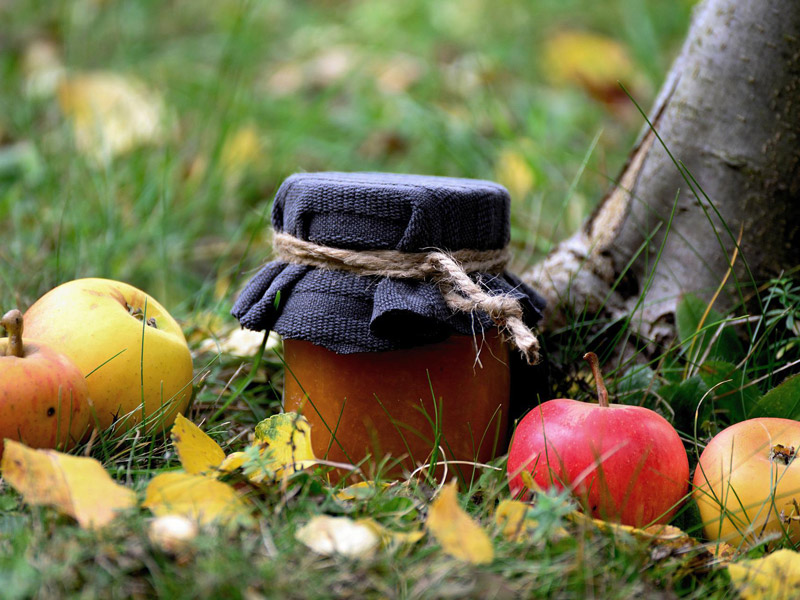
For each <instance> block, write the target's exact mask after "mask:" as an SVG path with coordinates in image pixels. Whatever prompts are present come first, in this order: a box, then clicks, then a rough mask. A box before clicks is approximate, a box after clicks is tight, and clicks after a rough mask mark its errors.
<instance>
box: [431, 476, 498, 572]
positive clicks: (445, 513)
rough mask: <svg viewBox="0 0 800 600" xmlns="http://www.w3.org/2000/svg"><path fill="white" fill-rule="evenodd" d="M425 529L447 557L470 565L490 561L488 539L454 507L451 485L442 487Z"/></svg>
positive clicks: (454, 484)
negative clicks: (452, 557) (448, 555)
mask: <svg viewBox="0 0 800 600" xmlns="http://www.w3.org/2000/svg"><path fill="white" fill-rule="evenodd" d="M426 526H427V528H428V531H430V532H431V534H432V535H433V537H434V538H436V540H437V541H438V542H439V544H440V545H441V546H442V549H443V550H444V551H445V552H447V553H448V554H450V555H451V556H454V557H456V558H458V559H461V560H463V561H466V562H469V563H472V564H474V565H479V564H483V563H490V562H492V560H494V548H493V546H492V541H491V540H490V539H489V536H488V535H487V534H486V532H485V531H484V530H483V529H482V528H481V526H480V525H478V524H477V523H476V522H475V521H473V520H472V519H471V518H470V516H469V515H468V514H467V513H466V512H464V510H463V509H462V508H461V507H460V506H459V505H458V497H457V493H456V483H455V481H453V482H452V483H449V484H447V485H445V486H444V487H443V488H442V490H441V491H440V492H439V495H438V496H437V497H436V499H434V501H433V502H432V503H431V505H430V508H429V509H428V519H427V521H426Z"/></svg>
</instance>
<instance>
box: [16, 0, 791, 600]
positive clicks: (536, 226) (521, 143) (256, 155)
mask: <svg viewBox="0 0 800 600" xmlns="http://www.w3.org/2000/svg"><path fill="white" fill-rule="evenodd" d="M691 8H692V2H689V1H688V0H680V1H666V0H656V1H651V2H648V1H646V0H612V1H610V2H602V3H599V2H590V1H586V0H559V1H555V0H537V1H536V2H528V1H525V0H501V1H500V2H490V1H489V0H459V1H456V0H443V1H440V2H427V1H425V0H407V1H405V2H392V1H390V0H377V1H376V0H351V1H347V2H331V1H328V0H307V1H302V2H289V1H287V0H270V1H263V2H259V1H255V0H252V1H248V0H236V1H235V0H218V1H214V2H211V1H206V0H199V1H191V2H188V1H178V0H173V1H168V2H158V1H155V0H147V1H133V0H131V1H126V0H105V1H103V0H75V1H71V2H67V1H59V2H40V1H25V2H22V1H14V0H5V1H3V0H0V223H2V236H1V237H0V312H4V311H6V310H8V309H10V308H14V307H19V308H20V309H23V310H24V309H25V308H26V307H28V306H29V305H30V304H32V303H33V302H34V301H35V300H36V298H37V297H39V296H40V295H41V294H43V293H44V292H46V291H47V290H49V289H51V288H53V287H55V286H56V285H58V284H60V283H63V282H65V281H69V280H71V279H75V278H78V277H105V278H110V279H116V280H121V281H125V282H128V283H131V284H133V285H135V286H137V287H139V288H141V289H144V290H146V291H148V292H149V293H150V294H152V295H153V296H154V297H156V298H157V299H158V300H159V301H160V302H161V303H162V304H164V305H165V306H166V307H168V309H169V310H170V312H171V313H172V314H173V316H175V317H176V318H177V319H178V321H179V322H180V323H181V325H182V327H183V329H184V332H185V334H186V336H187V339H188V341H189V344H190V348H191V349H192V351H193V358H194V367H195V372H196V374H197V376H196V380H195V388H196V389H195V394H196V397H195V400H194V402H193V405H192V407H191V409H190V411H189V413H188V416H189V417H190V419H191V420H192V421H194V422H195V423H198V424H202V425H201V426H202V429H203V430H204V431H206V432H207V433H208V434H209V435H211V437H212V438H213V439H214V440H216V441H217V442H218V443H219V444H220V445H221V446H222V448H223V449H224V450H225V451H226V452H230V451H234V450H241V449H242V448H243V446H244V445H245V442H246V440H247V437H248V435H250V434H251V432H252V430H253V427H254V426H255V424H256V423H258V422H260V421H261V420H263V419H265V418H266V417H268V416H270V415H272V414H275V413H276V412H278V411H279V410H280V398H281V389H282V384H283V383H282V382H283V368H282V363H281V358H280V346H277V347H272V346H270V347H269V348H268V349H267V350H266V351H265V352H264V354H263V355H261V354H259V357H258V358H257V359H254V358H253V355H255V354H256V353H258V352H259V350H258V346H259V344H258V341H256V342H255V344H254V343H253V342H252V341H249V342H248V344H246V345H242V344H241V343H240V344H239V345H237V344H236V343H235V342H231V339H232V338H231V336H232V334H234V332H235V331H236V330H237V327H238V324H237V323H236V321H235V319H233V318H232V317H231V316H230V314H229V312H230V309H231V305H232V303H233V301H234V299H235V297H236V293H237V292H238V290H240V289H241V287H242V286H243V285H244V283H245V282H246V281H247V279H248V278H249V277H250V276H251V275H252V274H253V273H254V272H255V270H256V269H257V268H258V267H259V266H260V265H261V264H263V263H264V262H265V261H267V260H268V259H269V257H270V255H271V231H270V227H269V215H270V209H271V202H272V198H273V196H274V193H275V191H276V190H277V188H278V186H279V185H280V183H281V181H282V180H283V179H284V178H285V177H287V176H288V175H290V174H292V173H295V172H301V171H309V172H310V171H327V170H331V171H390V172H401V173H426V174H435V175H449V176H458V177H471V178H482V179H489V180H494V181H499V182H500V183H502V184H504V185H505V186H506V187H507V188H508V189H509V191H510V193H511V196H512V249H513V252H514V260H513V269H514V270H515V271H517V272H521V271H523V270H524V269H525V268H526V267H528V266H530V265H531V264H533V263H534V262H535V261H536V260H538V259H540V258H541V257H543V256H544V255H545V254H546V253H547V252H548V250H549V249H550V248H552V247H553V245H554V244H555V243H557V242H558V241H559V240H560V239H563V238H564V237H566V236H567V235H568V234H569V233H571V232H572V231H574V230H575V229H576V228H577V227H579V226H580V224H581V222H582V221H583V219H584V218H585V217H586V216H587V215H588V214H589V212H590V211H591V210H592V208H593V207H594V205H595V204H596V202H597V201H598V200H599V199H600V198H601V197H602V195H603V193H604V192H605V191H606V190H607V189H608V188H609V186H611V185H612V183H613V181H614V177H615V176H616V175H617V172H618V170H619V169H620V167H621V166H622V164H623V162H624V160H625V157H626V155H627V153H628V150H629V148H630V147H631V145H632V143H633V142H634V140H635V138H636V135H637V133H638V132H639V131H640V130H641V128H642V126H643V124H644V122H643V119H642V117H641V115H640V114H639V112H638V110H637V109H636V107H635V106H634V102H633V101H632V99H631V98H629V97H628V96H627V95H626V93H625V92H623V91H622V89H621V87H620V85H619V83H620V82H622V83H623V84H624V85H625V88H626V89H627V90H629V92H630V94H631V96H632V97H633V99H634V100H635V102H636V103H638V104H640V105H641V106H643V107H647V106H649V105H650V103H651V102H652V100H653V98H654V97H655V94H656V92H657V91H658V88H659V86H660V84H661V80H662V78H663V76H664V74H665V73H666V71H667V69H668V67H669V65H670V62H671V59H672V58H673V57H674V55H675V53H676V52H677V51H678V49H679V47H680V44H681V42H682V40H683V36H684V35H685V32H686V28H687V25H688V22H689V19H690V16H691ZM118 95H121V96H123V97H124V102H125V103H126V104H127V105H128V112H126V114H125V116H124V117H119V116H118V115H113V114H110V115H108V116H106V117H104V118H103V120H102V121H101V122H98V121H95V120H94V118H93V116H92V115H93V114H96V113H93V112H92V111H93V110H97V108H96V104H95V103H99V105H100V106H102V105H103V103H107V102H110V100H109V98H116V97H118ZM792 285H793V284H791V282H789V281H788V280H787V281H783V282H781V283H780V285H777V284H776V286H775V287H774V288H773V303H772V304H771V305H770V306H771V307H773V308H775V310H777V311H778V312H777V313H775V314H776V315H778V316H777V317H775V319H773V321H770V323H771V324H772V326H775V323H776V322H777V321H776V319H778V317H780V318H781V319H783V317H784V316H785V314H786V312H785V310H784V311H783V312H782V307H783V308H786V307H789V306H791V305H792V303H793V302H794V301H795V300H794V299H795V298H796V296H797V295H798V291H797V288H796V287H792ZM781 294H783V295H781ZM773 316H774V315H773ZM780 323H783V321H782V320H781V321H780ZM788 330H789V332H790V334H791V331H792V329H791V327H788ZM584 335H586V334H585V328H583V327H581V326H580V324H579V325H576V328H575V333H574V335H572V336H570V332H563V331H562V332H560V334H559V338H558V340H559V341H563V340H570V341H569V342H568V344H569V345H570V348H577V347H579V346H580V343H581V339H582V338H581V336H584ZM787 335H789V334H787ZM798 337H800V335H794V337H792V335H789V337H788V338H787V337H786V335H784V336H783V337H778V338H777V339H776V338H775V337H774V336H773V338H771V341H770V343H774V344H776V346H774V348H773V349H780V348H783V349H784V353H785V356H784V358H783V359H780V360H778V361H776V362H772V361H769V364H768V366H767V367H764V366H763V365H761V366H760V367H759V368H762V369H767V370H769V369H773V370H774V369H775V368H777V367H778V366H779V364H783V363H785V362H788V361H789V360H790V358H791V357H794V356H795V355H796V354H797V352H798V348H800V346H798V344H797V343H796V342H792V341H791V340H796V339H797V338H798ZM787 339H788V340H789V341H787ZM572 354H574V352H573V353H572ZM773 354H774V353H773ZM564 355H570V352H565V353H564ZM673 367H674V365H673V364H672V363H669V361H667V364H666V366H665V364H662V363H659V364H657V365H655V364H654V365H653V369H652V370H651V372H655V373H656V375H655V376H657V377H659V378H660V377H662V375H663V377H664V378H665V381H667V380H668V379H669V377H668V376H667V375H664V374H663V373H662V371H660V370H659V369H662V368H664V369H666V368H673ZM754 368H755V367H754ZM576 370H577V369H576V368H574V365H572V366H570V365H555V368H554V369H553V372H554V373H557V374H562V373H564V374H570V378H565V379H563V380H560V381H556V382H554V383H553V389H554V393H555V392H556V391H558V392H562V393H567V392H569V393H572V394H576V395H577V396H578V397H580V398H582V399H589V398H591V390H590V388H589V386H587V385H586V384H585V381H584V379H583V375H584V374H583V373H582V372H579V373H576V372H575V371H576ZM675 370H676V371H677V370H679V369H678V368H677V367H675ZM763 372H764V371H762V374H763ZM651 377H653V375H651ZM681 377H682V375H681V376H678V380H677V382H676V380H675V378H674V377H673V379H672V380H671V381H667V383H669V384H671V385H673V386H674V388H675V389H678V388H680V393H678V392H676V393H674V395H673V396H672V398H673V399H674V401H675V402H676V403H679V402H681V401H682V399H683V396H682V395H681V394H685V393H688V392H687V389H688V386H684V387H683V388H681V383H682V381H683V380H682V379H681ZM687 379H688V378H687ZM632 380H633V378H632V377H630V378H629V382H628V383H629V384H630V385H632V383H631V381H632ZM772 383H774V382H773V381H772V380H769V381H764V382H763V383H762V388H763V389H762V391H766V389H768V388H769V385H770V384H772ZM630 385H629V386H628V388H630ZM664 389H665V394H666V387H665V388H664ZM617 391H618V392H619V393H622V392H624V389H623V388H622V387H620V388H619V389H618V390H617ZM632 398H633V399H634V400H635V399H636V398H638V397H637V396H632ZM629 399H630V398H629ZM675 406H676V407H679V405H678V404H676V405H675ZM670 410H671V409H670ZM678 410H684V411H689V410H690V409H688V408H687V407H686V406H684V405H680V408H678ZM665 412H667V413H668V412H669V411H665ZM693 417H694V415H693V414H691V415H688V417H687V415H686V412H684V413H683V417H681V416H680V415H679V417H678V418H679V420H680V419H682V420H680V424H681V427H682V429H680V431H681V433H682V434H685V436H686V438H685V440H686V442H687V446H688V445H690V442H691V437H690V436H691V435H692V434H693V433H694V434H696V431H694V432H693V431H692V426H693V425H695V424H694V423H693V422H692V418H693ZM694 441H695V442H696V441H697V438H695V439H694ZM75 452H76V453H78V454H80V453H82V452H83V453H88V454H90V455H91V456H93V457H94V458H96V459H98V460H100V461H101V462H102V463H103V465H104V467H105V468H106V470H107V471H108V472H109V473H110V474H111V475H112V476H113V477H114V478H115V479H116V480H117V481H119V482H122V483H124V484H125V485H127V486H129V487H131V488H132V489H133V490H135V491H136V492H137V494H139V495H140V496H141V495H142V494H143V493H144V489H145V487H146V485H147V483H148V482H149V481H150V480H151V479H152V478H153V476H154V475H156V474H158V473H161V472H166V471H169V470H173V469H175V468H177V467H178V466H179V460H178V457H177V455H176V452H175V450H174V449H173V447H172V445H171V442H170V440H169V437H168V436H166V437H165V436H162V435H158V434H156V435H150V434H144V433H142V432H139V433H137V432H131V433H129V434H126V435H116V434H113V433H106V434H102V435H100V436H99V439H98V440H96V441H95V442H94V443H93V445H92V446H91V447H88V448H86V447H83V448H79V449H77V450H76V451H75ZM493 466H494V467H495V469H487V470H485V472H484V473H483V474H482V476H481V477H479V478H476V479H475V480H474V481H471V482H467V485H466V486H464V485H462V487H461V489H460V495H459V498H460V503H461V506H462V507H463V508H464V509H465V510H466V511H467V512H468V513H469V514H470V515H471V516H472V517H473V518H474V519H475V520H476V521H477V522H479V523H481V524H482V525H483V527H484V529H485V530H486V531H487V532H489V534H490V535H491V538H492V540H493V543H494V547H495V555H494V560H493V561H492V562H490V563H489V564H482V565H473V564H470V563H469V562H465V561H461V560H458V559H456V558H453V557H451V556H449V555H448V554H447V553H446V552H443V551H442V549H441V548H440V547H439V544H437V542H436V541H435V540H432V539H430V537H427V538H425V539H423V540H422V541H420V542H418V543H416V544H412V545H400V546H398V547H394V548H393V549H392V551H391V552H390V551H382V552H379V553H377V554H375V555H371V556H368V557H365V558H364V557H362V558H352V557H345V556H338V555H335V554H334V555H332V556H324V557H323V556H319V555H316V554H314V553H312V552H309V551H308V549H307V548H306V546H304V545H303V544H302V543H301V542H300V541H298V540H297V539H296V537H295V533H296V531H297V529H298V527H299V526H300V525H301V524H302V523H304V522H306V521H308V519H309V518H310V517H311V516H313V515H318V514H322V513H325V514H332V515H343V516H350V517H352V518H362V517H363V518H367V517H369V518H372V519H375V520H376V521H378V522H379V523H381V525H383V526H384V527H387V528H395V529H397V530H403V531H405V530H412V529H414V528H415V527H416V526H417V524H419V523H421V522H422V521H424V519H425V517H426V514H427V511H428V506H429V502H430V499H431V496H432V495H433V492H434V490H435V486H436V484H437V482H435V481H432V480H431V479H430V478H423V479H420V481H419V482H417V483H415V484H413V485H412V484H411V483H409V484H408V485H405V486H393V487H390V488H386V489H383V488H381V489H379V490H378V491H377V492H375V493H374V494H365V495H363V496H359V497H356V498H354V499H353V500H352V501H350V502H348V503H343V502H342V501H341V500H339V499H337V498H336V495H335V493H336V491H338V488H337V489H331V488H330V487H329V486H328V479H327V478H326V476H325V469H324V468H321V469H317V470H309V471H305V472H300V473H297V474H295V475H293V476H292V477H291V478H290V481H289V483H288V484H287V483H286V482H284V484H283V485H278V484H276V485H261V486H257V487H256V488H254V490H253V491H252V494H251V500H252V503H253V506H254V512H255V514H256V515H257V519H256V521H257V523H256V525H254V526H252V525H251V526H249V527H244V526H230V527H207V528H204V529H203V530H202V531H201V533H200V535H199V536H198V537H197V538H196V539H195V540H194V542H193V547H192V551H191V553H190V554H188V555H185V556H175V555H174V554H171V553H169V552H166V551H164V550H163V549H160V548H158V547H155V546H154V544H153V543H152V542H151V540H150V539H149V538H148V535H147V528H148V524H149V522H150V519H151V515H150V514H149V513H148V511H146V510H143V509H142V510H134V511H129V512H126V513H125V514H123V515H122V516H121V517H119V518H118V519H117V520H116V521H115V522H114V524H113V526H110V527H107V528H105V529H102V530H100V531H91V530H86V529H83V528H81V527H79V526H78V525H76V524H75V522H74V521H73V520H71V519H70V518H68V517H64V516H60V515H59V514H57V513H56V512H55V511H53V510H51V509H48V508H41V507H31V506H28V505H27V504H26V503H25V502H24V501H23V500H22V498H21V497H20V496H19V494H17V493H16V492H14V491H13V490H12V489H10V487H9V486H8V485H6V484H2V483H0V589H2V594H0V595H2V597H3V598H8V599H16V598H61V597H70V598H72V597H74V598H148V597H163V598H242V599H246V600H254V599H256V598H271V597H276V598H313V597H352V598H361V597H386V598H432V597H491V598H517V597H552V598H590V597H598V598H629V597H642V596H645V597H652V598H662V597H663V598H672V597H686V598H700V597H703V598H711V597H720V598H722V597H730V596H731V595H733V594H734V592H733V591H732V588H731V586H730V581H729V577H728V575H727V573H726V571H725V570H724V569H720V568H716V567H715V562H714V560H713V558H710V557H709V556H707V555H706V554H704V553H705V552H706V550H704V549H698V548H697V547H696V546H694V545H692V544H689V545H688V546H685V545H684V546H677V547H668V550H664V547H663V546H659V545H653V544H652V543H651V541H649V540H643V539H642V538H640V537H637V536H636V535H633V534H630V533H629V532H625V531H616V530H611V531H609V530H604V529H602V528H596V527H593V526H591V525H590V524H587V523H586V522H585V521H580V520H577V521H576V520H575V519H573V518H571V516H570V515H571V512H572V510H573V508H574V506H573V505H572V504H571V503H570V500H569V498H568V497H566V496H564V495H558V494H547V495H542V496H541V498H540V499H539V500H538V501H537V503H536V505H535V508H534V512H535V514H533V515H531V518H534V519H535V520H536V522H537V526H536V528H535V529H534V530H533V533H531V534H530V535H529V536H526V537H525V538H524V539H521V540H520V539H509V538H508V537H507V536H505V535H503V533H502V531H501V528H500V527H499V526H498V525H497V524H496V523H495V521H494V517H493V515H494V511H495V508H496V506H497V503H498V501H499V500H500V499H502V498H504V497H507V496H508V491H507V486H506V480H505V474H504V472H505V469H504V463H503V459H502V458H500V459H498V460H497V461H496V463H494V465H493ZM687 506H688V505H687ZM676 524H678V525H680V526H682V527H684V528H686V530H687V531H688V532H689V533H691V534H692V535H699V523H698V517H697V515H696V514H695V513H694V512H693V510H692V509H691V508H690V507H687V508H686V509H685V510H682V511H681V513H680V514H679V515H678V517H677V518H676ZM754 552H755V554H756V555H757V554H758V549H756V550H755V551H754Z"/></svg>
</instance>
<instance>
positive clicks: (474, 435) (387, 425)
mask: <svg viewBox="0 0 800 600" xmlns="http://www.w3.org/2000/svg"><path fill="white" fill-rule="evenodd" d="M479 344H480V346H481V347H480V348H478V347H477V345H476V340H474V339H473V338H472V337H470V336H464V335H453V336H450V337H448V338H447V339H445V340H443V341H441V342H436V343H433V344H427V345H424V346H419V347H416V348H409V349H403V350H387V351H383V352H359V353H355V354H337V353H335V352H333V351H331V350H328V349H327V348H324V347H322V346H318V345H316V344H312V343H311V342H306V341H304V340H292V339H287V340H284V358H285V360H286V367H287V372H286V375H285V383H284V408H285V410H287V411H297V412H300V413H302V414H303V415H304V416H305V417H306V418H307V419H308V420H309V422H310V423H311V426H312V432H313V433H312V444H313V447H314V453H315V454H316V455H317V456H327V457H328V459H330V460H333V461H337V462H348V463H351V464H357V463H360V462H361V461H363V460H364V459H365V458H366V457H371V458H372V459H377V460H373V461H372V462H373V463H374V464H373V465H369V467H373V466H378V465H379V463H380V462H381V459H382V458H384V457H391V459H390V460H388V461H386V463H385V464H383V465H380V468H381V469H382V473H383V474H386V473H388V474H390V475H391V474H398V473H399V472H400V471H401V470H405V471H411V470H413V469H414V468H415V467H416V466H418V465H420V464H427V463H429V462H432V461H433V462H439V461H444V460H450V461H457V462H458V463H463V462H478V463H485V462H487V461H489V460H491V459H492V458H494V457H495V456H496V455H497V454H498V452H500V453H502V452H503V451H504V450H505V448H506V445H507V440H506V431H507V429H508V414H509V402H510V399H509V387H510V376H509V367H508V347H507V345H506V344H505V343H504V342H503V341H502V340H501V338H500V336H499V335H498V333H497V332H496V331H493V332H490V333H488V334H487V335H486V336H484V338H483V339H482V340H480V341H479ZM476 358H477V359H479V362H478V360H476ZM461 467H463V465H459V468H458V470H460V471H461V472H466V471H467V469H463V468H461ZM367 470H369V469H367Z"/></svg>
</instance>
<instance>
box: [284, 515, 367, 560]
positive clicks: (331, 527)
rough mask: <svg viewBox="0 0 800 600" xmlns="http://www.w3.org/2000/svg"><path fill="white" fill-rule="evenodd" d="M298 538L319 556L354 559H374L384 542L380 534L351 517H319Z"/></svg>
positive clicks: (299, 531) (308, 524) (298, 534)
mask: <svg viewBox="0 0 800 600" xmlns="http://www.w3.org/2000/svg"><path fill="white" fill-rule="evenodd" d="M295 538H297V540H298V541H300V542H302V543H303V544H305V545H306V546H308V547H309V548H310V549H311V550H313V551H314V552H316V553H317V554H322V555H323V556H330V555H333V554H341V555H343V556H347V557H350V558H361V557H365V556H370V555H372V554H373V553H374V552H375V549H376V548H377V547H378V545H379V544H380V542H381V539H380V535H379V534H378V533H377V532H376V531H375V529H374V528H373V527H371V526H370V525H368V524H366V523H359V522H358V521H354V520H352V519H350V518H349V517H330V516H327V515H317V516H315V517H313V518H312V519H311V520H310V521H309V522H308V523H306V524H305V525H303V526H302V527H301V528H300V529H298V530H297V533H295Z"/></svg>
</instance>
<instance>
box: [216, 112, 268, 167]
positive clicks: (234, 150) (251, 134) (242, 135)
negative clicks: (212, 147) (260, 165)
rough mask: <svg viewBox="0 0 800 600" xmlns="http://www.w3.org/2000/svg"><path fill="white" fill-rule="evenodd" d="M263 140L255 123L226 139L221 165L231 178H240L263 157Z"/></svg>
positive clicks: (220, 160)
mask: <svg viewBox="0 0 800 600" xmlns="http://www.w3.org/2000/svg"><path fill="white" fill-rule="evenodd" d="M261 155H262V151H261V140H260V139H259V135H258V132H257V131H256V129H255V127H254V126H253V125H247V126H245V127H242V128H241V129H239V130H237V131H236V132H235V133H234V134H233V135H232V136H230V137H228V138H227V139H226V140H225V144H224V145H223V146H222V153H221V155H220V159H219V162H220V166H221V167H222V170H223V172H224V173H225V175H226V176H227V177H229V178H233V179H236V178H238V177H239V176H240V175H241V174H242V173H243V172H244V171H245V170H247V169H248V168H249V167H251V166H252V165H253V164H255V163H256V162H257V161H258V159H259V158H260V157H261Z"/></svg>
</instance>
